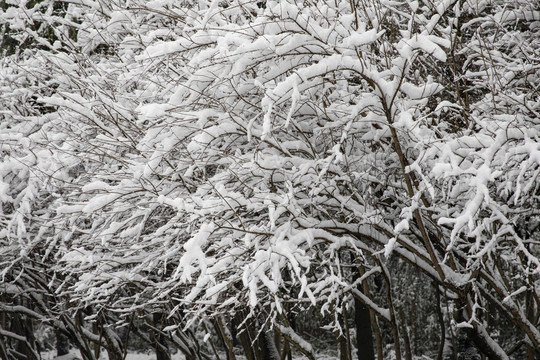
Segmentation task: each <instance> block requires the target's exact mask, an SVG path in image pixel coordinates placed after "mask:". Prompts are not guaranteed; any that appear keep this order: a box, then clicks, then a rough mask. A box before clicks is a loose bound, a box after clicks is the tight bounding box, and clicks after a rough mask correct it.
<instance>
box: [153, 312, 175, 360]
mask: <svg viewBox="0 0 540 360" xmlns="http://www.w3.org/2000/svg"><path fill="white" fill-rule="evenodd" d="M152 320H153V321H154V326H155V327H156V328H158V329H159V328H160V327H161V326H160V324H161V323H162V322H163V314H162V313H154V315H153V319H152ZM153 340H154V349H155V350H156V360H171V355H170V354H169V348H168V346H167V342H166V341H165V336H163V334H162V333H161V332H158V331H153Z"/></svg>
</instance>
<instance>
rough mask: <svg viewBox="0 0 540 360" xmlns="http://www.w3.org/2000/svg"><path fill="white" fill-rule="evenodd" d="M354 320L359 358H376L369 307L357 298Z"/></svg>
mask: <svg viewBox="0 0 540 360" xmlns="http://www.w3.org/2000/svg"><path fill="white" fill-rule="evenodd" d="M354 322H355V324H356V347H357V349H358V360H375V350H374V348H373V332H372V329H371V318H370V315H369V309H368V308H367V307H366V306H365V305H364V304H363V303H362V302H361V301H360V300H358V299H357V298H355V299H354Z"/></svg>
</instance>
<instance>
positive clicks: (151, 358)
mask: <svg viewBox="0 0 540 360" xmlns="http://www.w3.org/2000/svg"><path fill="white" fill-rule="evenodd" d="M155 358H156V355H155V354H153V353H148V354H145V353H128V354H127V356H126V360H155ZM76 359H82V357H81V355H80V353H79V351H78V350H76V349H71V351H70V352H69V354H68V355H64V356H60V357H57V356H56V351H48V352H44V353H41V360H76ZM100 359H101V360H108V356H107V353H106V352H105V353H104V354H102V355H101V356H100ZM184 359H185V357H184V356H183V355H182V354H181V353H176V354H173V355H172V356H171V360H184Z"/></svg>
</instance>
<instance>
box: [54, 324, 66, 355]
mask: <svg viewBox="0 0 540 360" xmlns="http://www.w3.org/2000/svg"><path fill="white" fill-rule="evenodd" d="M68 353H69V339H68V338H67V336H66V335H64V334H62V333H61V332H60V331H59V330H56V356H62V355H67V354H68Z"/></svg>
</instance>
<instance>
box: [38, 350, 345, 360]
mask: <svg viewBox="0 0 540 360" xmlns="http://www.w3.org/2000/svg"><path fill="white" fill-rule="evenodd" d="M225 358H226V356H225V355H223V357H222V359H225ZM236 358H237V359H238V360H244V359H245V357H243V356H237V357H236ZM76 359H82V357H81V356H80V354H79V352H78V351H77V350H76V349H71V351H70V353H69V354H68V355H64V356H60V357H57V356H56V351H49V352H44V353H41V360H76ZM155 359H156V355H155V354H154V353H152V352H149V353H147V354H146V353H128V354H127V357H126V360H155ZM295 359H296V360H304V359H305V357H303V356H302V357H298V358H296V357H295ZM317 359H319V360H337V359H338V358H337V357H334V356H330V355H321V356H320V357H317ZM100 360H108V356H107V353H106V352H105V353H104V354H102V355H101V356H100ZM171 360H185V357H184V356H183V355H182V354H181V353H180V352H178V353H176V354H173V355H172V356H171Z"/></svg>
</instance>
